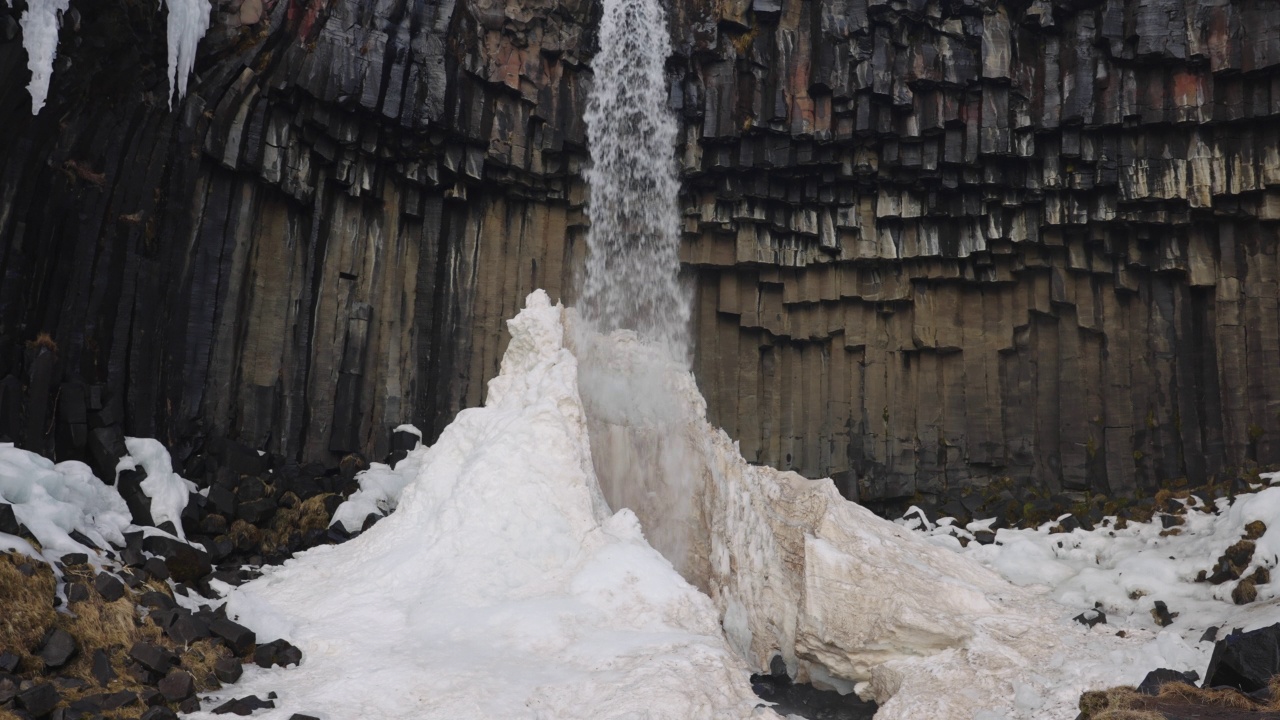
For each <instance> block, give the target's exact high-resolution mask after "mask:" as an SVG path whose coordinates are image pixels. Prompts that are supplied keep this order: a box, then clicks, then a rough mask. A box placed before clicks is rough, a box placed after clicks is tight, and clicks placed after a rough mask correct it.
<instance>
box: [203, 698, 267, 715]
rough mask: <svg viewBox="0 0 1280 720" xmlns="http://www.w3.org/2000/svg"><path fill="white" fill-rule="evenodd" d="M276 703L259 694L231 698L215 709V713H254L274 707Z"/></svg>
mask: <svg viewBox="0 0 1280 720" xmlns="http://www.w3.org/2000/svg"><path fill="white" fill-rule="evenodd" d="M275 706H276V704H275V703H274V702H272V701H270V700H262V699H260V698H259V697H258V696H257V695H250V696H248V697H243V698H236V699H234V700H229V701H227V702H225V703H223V704H221V705H219V706H218V707H216V708H214V709H213V714H214V715H228V714H231V715H252V714H253V712H254V711H255V710H265V709H267V708H273V707H275Z"/></svg>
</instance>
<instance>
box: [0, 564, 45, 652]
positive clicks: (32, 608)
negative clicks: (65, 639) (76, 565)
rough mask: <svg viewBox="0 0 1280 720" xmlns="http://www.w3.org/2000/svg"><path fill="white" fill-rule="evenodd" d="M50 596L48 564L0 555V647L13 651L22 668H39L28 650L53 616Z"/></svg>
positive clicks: (38, 640)
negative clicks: (1, 609) (1, 610)
mask: <svg viewBox="0 0 1280 720" xmlns="http://www.w3.org/2000/svg"><path fill="white" fill-rule="evenodd" d="M19 567H22V568H23V569H22V570H19ZM24 570H25V571H26V572H24ZM53 596H54V579H53V571H52V570H51V569H50V568H49V566H48V565H45V564H44V563H42V562H39V561H36V560H31V559H30V558H26V557H22V556H14V555H9V554H4V555H0V608H4V612H2V613H0V648H3V649H7V650H9V651H10V652H13V653H15V654H17V655H18V657H19V658H21V664H20V666H19V667H20V668H21V669H23V670H24V671H30V670H38V669H41V668H42V667H43V664H42V663H41V662H40V660H39V659H38V658H36V657H34V656H33V655H32V653H33V651H35V650H37V649H38V648H37V645H38V644H39V643H40V641H41V640H42V639H43V638H44V634H45V633H46V632H48V630H49V629H50V628H51V627H53V624H54V621H55V619H56V618H57V612H56V611H55V610H54V609H53Z"/></svg>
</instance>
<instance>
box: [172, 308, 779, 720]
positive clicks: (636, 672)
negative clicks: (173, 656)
mask: <svg viewBox="0 0 1280 720" xmlns="http://www.w3.org/2000/svg"><path fill="white" fill-rule="evenodd" d="M561 314H562V309H561V308H560V307H558V306H552V305H551V303H550V301H549V300H548V298H547V296H546V294H545V293H543V292H541V291H538V292H535V293H533V294H532V295H530V296H529V298H528V300H527V307H526V309H525V310H524V311H523V312H521V313H520V315H519V316H517V317H516V318H515V319H513V320H511V321H510V323H509V326H510V329H511V344H510V346H509V348H508V350H507V353H506V355H505V356H504V358H503V361H502V369H501V374H500V375H499V376H498V377H497V378H495V379H494V380H493V381H492V382H491V383H490V384H489V393H488V400H487V402H486V404H485V406H484V407H482V408H476V409H470V410H464V411H463V412H461V413H459V415H458V417H457V418H456V419H455V420H454V422H453V423H452V424H451V425H449V427H448V428H446V429H445V431H444V433H443V434H442V435H441V436H440V439H439V440H438V441H437V442H436V444H435V445H433V446H432V447H431V448H429V449H426V450H424V451H421V455H420V456H419V457H418V458H417V463H418V465H417V467H418V473H417V476H416V478H415V479H414V480H413V482H412V483H410V484H409V486H408V487H406V488H405V489H404V492H403V494H402V496H401V498H400V502H399V506H398V508H397V510H396V512H395V514H393V515H391V516H390V517H388V518H387V519H385V520H383V521H382V522H380V523H379V524H378V525H376V526H374V527H373V528H372V529H370V530H369V531H368V532H366V533H364V534H362V535H360V536H359V537H358V538H356V539H355V540H352V541H351V542H348V543H346V544H344V545H340V546H328V547H321V548H316V549H314V550H311V551H309V552H307V553H304V554H302V555H299V556H298V557H297V558H295V559H294V560H291V561H289V562H287V563H285V564H284V565H283V566H281V567H278V568H273V569H270V570H268V571H267V572H266V574H264V576H263V577H261V578H259V579H258V580H255V581H253V582H251V583H248V584H246V585H244V586H241V587H240V588H236V589H230V588H228V592H229V596H228V603H227V610H228V613H229V614H230V615H232V616H233V617H236V618H238V619H239V621H240V622H243V623H245V624H246V625H248V626H249V627H251V628H252V629H254V630H255V631H256V632H257V633H258V636H259V637H260V638H271V637H281V636H282V637H286V638H288V639H289V640H290V641H291V642H293V643H294V644H296V645H297V646H298V647H300V648H301V649H302V651H303V662H302V665H301V666H300V667H298V668H294V669H289V670H286V671H279V670H275V671H263V670H257V669H251V670H249V671H247V672H246V673H245V678H244V679H243V680H242V681H241V682H240V683H239V684H237V686H236V687H235V688H234V689H232V691H233V692H234V694H235V695H236V696H243V695H245V694H247V693H258V694H259V695H260V696H265V694H266V693H267V692H268V691H272V690H274V691H276V692H278V693H279V695H280V699H279V700H277V701H276V703H277V706H278V709H276V710H272V711H269V712H266V713H260V714H258V715H255V717H262V718H268V719H270V718H287V717H289V716H290V715H291V714H292V713H294V712H307V711H309V710H311V711H314V710H323V711H324V713H325V714H326V716H327V717H377V718H382V719H386V720H392V719H395V718H421V717H466V718H532V717H537V718H624V717H669V718H747V717H756V716H759V717H771V716H772V717H776V715H775V714H774V713H772V712H771V711H767V710H763V709H760V710H757V709H756V708H755V706H756V705H757V703H758V702H759V701H758V699H757V698H756V697H755V696H754V695H753V694H752V693H751V690H750V687H749V683H748V671H747V668H746V666H745V664H744V663H743V662H742V660H741V659H740V658H739V657H738V656H737V655H736V654H734V653H733V651H732V650H731V649H730V648H729V647H728V646H727V644H726V642H725V640H724V638H723V635H722V633H721V632H720V626H719V614H718V612H717V610H716V608H715V606H714V605H713V604H712V603H711V601H710V600H709V599H708V598H707V597H706V596H704V595H702V594H701V593H699V592H698V591H697V590H696V589H695V588H694V587H692V586H691V585H689V584H688V583H687V582H685V581H684V580H683V579H682V578H681V577H680V576H679V575H678V574H677V573H676V572H675V571H674V570H673V569H672V567H671V564H670V563H669V562H668V561H667V560H666V559H665V558H663V557H662V556H661V555H659V554H658V553H657V552H656V551H655V550H653V549H652V548H651V547H649V546H648V544H647V543H646V542H645V541H644V537H643V535H642V534H641V531H640V527H639V524H638V522H637V521H636V518H635V515H634V514H633V513H631V512H630V511H628V510H622V511H620V512H618V513H616V514H613V515H610V514H609V511H608V509H607V505H606V504H605V502H604V499H603V497H602V496H601V494H600V491H599V489H598V487H597V484H596V481H595V476H594V474H593V470H592V463H591V454H590V448H589V442H588V438H587V431H586V417H585V414H584V412H583V408H582V404H581V401H580V399H579V395H578V390H577V362H576V360H575V358H574V356H573V355H572V354H571V353H570V352H569V351H568V350H567V349H565V347H564V343H563V326H562V323H561ZM400 467H405V466H404V465H401V466H400ZM398 469H399V468H398ZM426 678H430V680H429V681H427V682H424V680H425V679H426ZM192 717H197V718H206V717H207V718H212V717H213V716H212V715H211V714H209V713H197V714H195V715H193V716H192Z"/></svg>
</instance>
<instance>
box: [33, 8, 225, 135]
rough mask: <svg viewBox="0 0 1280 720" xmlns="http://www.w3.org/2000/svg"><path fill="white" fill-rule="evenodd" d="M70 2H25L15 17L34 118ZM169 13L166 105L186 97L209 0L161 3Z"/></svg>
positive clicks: (45, 89)
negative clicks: (25, 61) (59, 31)
mask: <svg viewBox="0 0 1280 720" xmlns="http://www.w3.org/2000/svg"><path fill="white" fill-rule="evenodd" d="M70 4H71V0H27V9H26V11H25V12H23V13H22V17H21V18H19V20H18V24H19V25H20V26H21V27H22V46H23V48H25V49H26V51H27V68H28V69H29V70H31V82H30V83H29V84H28V85H27V92H29V93H30V94H31V114H32V115H38V114H40V110H41V109H42V108H43V107H44V103H45V99H46V98H48V96H49V81H50V79H51V78H52V77H53V61H54V60H55V59H56V58H57V56H58V30H59V26H60V25H61V23H62V14H63V13H65V12H66V11H67V8H68V7H69V6H70ZM164 4H165V7H167V8H168V11H169V14H168V19H167V23H166V24H167V27H166V34H167V37H168V53H169V60H168V63H169V65H168V78H169V103H170V106H171V107H172V105H173V103H174V101H175V100H180V99H182V97H183V96H184V95H186V94H187V78H188V77H189V76H190V75H191V70H192V68H193V67H195V61H196V46H197V45H198V44H199V42H200V39H201V38H203V37H204V34H205V33H206V32H208V30H209V13H210V5H209V0H164Z"/></svg>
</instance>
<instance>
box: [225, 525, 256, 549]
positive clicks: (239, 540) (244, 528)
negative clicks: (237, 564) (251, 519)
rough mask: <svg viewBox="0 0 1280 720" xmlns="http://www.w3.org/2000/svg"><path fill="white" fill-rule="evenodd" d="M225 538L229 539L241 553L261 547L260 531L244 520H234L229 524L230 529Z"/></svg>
mask: <svg viewBox="0 0 1280 720" xmlns="http://www.w3.org/2000/svg"><path fill="white" fill-rule="evenodd" d="M227 537H228V538H230V539H231V542H232V543H233V544H235V546H236V547H237V548H239V549H240V550H243V551H248V550H251V549H254V548H257V547H261V545H262V531H261V530H259V529H258V528H257V527H255V526H253V525H251V524H249V523H247V522H245V521H244V520H236V521H235V522H233V523H231V527H230V528H229V529H228V530H227Z"/></svg>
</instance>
